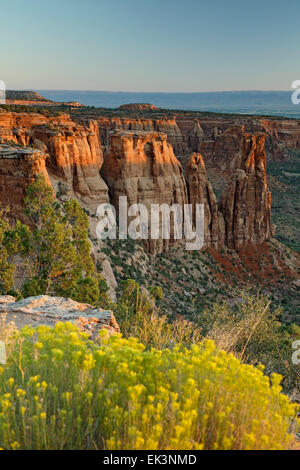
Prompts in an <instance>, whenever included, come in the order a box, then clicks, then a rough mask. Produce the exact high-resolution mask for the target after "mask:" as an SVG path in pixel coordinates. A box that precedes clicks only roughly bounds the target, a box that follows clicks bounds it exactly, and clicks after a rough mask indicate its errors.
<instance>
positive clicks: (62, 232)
mask: <svg viewBox="0 0 300 470" xmlns="http://www.w3.org/2000/svg"><path fill="white" fill-rule="evenodd" d="M24 202H25V208H26V209H25V212H26V214H27V216H28V217H29V219H30V222H31V224H32V230H30V231H29V232H28V237H27V239H26V240H24V239H23V247H24V248H26V251H27V253H26V255H27V256H26V259H27V266H26V280H25V282H24V285H23V288H22V295H24V296H26V297H27V296H30V295H41V294H51V295H61V296H66V297H71V298H72V299H74V300H77V301H79V302H89V303H92V304H95V303H97V301H98V300H99V297H100V291H99V282H100V281H101V277H100V276H99V275H98V273H97V271H96V267H95V264H94V262H93V260H92V257H91V246H90V242H89V239H88V227H89V221H88V216H87V215H86V214H85V213H84V211H83V210H82V209H81V207H80V205H79V203H78V202H77V201H75V200H71V201H68V202H66V203H65V204H64V205H61V204H59V203H58V202H57V201H55V199H54V195H53V190H52V188H51V187H49V185H48V184H47V183H46V181H45V179H44V176H43V175H37V177H36V180H35V181H34V182H33V183H32V184H31V185H29V187H28V189H27V194H26V197H25V200H24ZM23 238H24V237H23Z"/></svg>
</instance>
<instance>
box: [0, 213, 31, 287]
mask: <svg viewBox="0 0 300 470" xmlns="http://www.w3.org/2000/svg"><path fill="white" fill-rule="evenodd" d="M27 236H28V229H27V227H25V226H24V225H22V224H21V223H20V222H17V224H16V225H15V226H14V227H13V226H12V225H11V223H10V221H9V219H8V213H7V212H5V211H4V210H2V209H0V293H1V294H2V295H3V294H9V293H14V277H13V276H14V272H15V265H14V264H13V263H12V261H11V258H12V256H13V255H14V254H15V253H17V252H18V251H22V248H21V247H22V245H23V243H24V245H25V244H26V240H27Z"/></svg>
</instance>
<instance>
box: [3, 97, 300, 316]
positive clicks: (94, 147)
mask: <svg viewBox="0 0 300 470" xmlns="http://www.w3.org/2000/svg"><path fill="white" fill-rule="evenodd" d="M39 106H40V105H39ZM39 106H36V107H35V110H36V112H32V110H31V108H30V107H28V111H27V112H26V111H24V107H23V106H22V110H21V109H20V110H19V109H18V106H17V105H15V106H13V107H12V110H11V109H7V107H5V108H0V201H1V203H2V205H4V206H5V207H6V206H7V205H10V206H11V214H12V215H14V216H15V217H16V218H20V219H21V220H24V213H23V210H24V208H23V205H22V200H23V197H24V195H25V192H26V188H27V186H28V184H30V182H32V181H33V179H34V177H35V175H36V174H37V173H43V174H44V175H45V178H46V180H47V181H48V183H49V184H51V185H52V187H53V189H54V192H55V195H56V197H57V199H58V200H61V201H65V200H68V199H70V198H72V197H75V198H77V199H78V200H79V201H80V203H81V205H82V207H83V208H84V209H85V210H86V211H87V213H88V214H89V216H90V234H91V235H90V237H91V247H92V252H93V256H94V259H95V262H96V263H98V264H99V269H101V271H102V273H103V275H104V278H105V279H106V281H107V282H108V285H109V287H110V294H111V297H112V298H115V296H116V289H117V288H118V283H117V281H120V280H122V279H123V278H126V277H132V276H133V273H134V272H139V271H135V270H136V269H137V270H138V269H140V272H141V273H142V274H141V276H143V275H145V276H146V277H147V276H148V278H149V276H152V277H153V276H154V277H155V276H156V275H157V278H160V273H159V271H157V274H155V273H156V271H155V269H156V268H155V265H156V264H157V263H158V261H155V259H156V258H157V260H159V257H160V256H161V255H162V254H164V253H165V254H166V256H168V257H169V259H171V258H172V257H173V256H175V254H176V256H177V258H176V260H175V259H174V265H176V264H177V263H179V262H181V261H180V260H182V256H186V255H184V246H181V245H182V244H181V242H180V241H178V240H175V238H174V236H173V235H174V234H173V232H172V230H171V237H170V240H164V239H162V238H161V237H159V238H158V239H155V240H143V243H142V245H141V244H140V243H135V247H134V248H132V251H131V252H130V253H129V252H128V257H127V258H126V256H127V255H126V256H125V255H124V256H125V257H123V254H124V253H125V254H126V253H127V251H126V250H127V248H126V247H125V246H124V248H119V247H118V246H117V243H116V244H115V245H108V244H107V243H106V242H102V241H99V240H97V238H96V225H97V218H96V208H97V206H98V205H99V204H101V203H107V202H110V203H112V204H113V205H114V206H115V208H116V209H118V201H119V196H127V198H128V205H132V204H139V203H140V204H143V205H145V206H146V207H147V208H149V207H150V205H151V204H158V205H161V204H167V205H170V206H171V205H173V204H179V206H181V207H183V205H184V204H186V203H190V204H192V205H193V207H194V208H195V205H196V204H204V213H205V219H204V220H205V226H204V234H205V239H204V242H205V243H204V252H205V253H206V254H207V255H209V256H210V257H212V259H213V260H214V263H216V271H215V276H216V281H212V283H211V281H208V284H209V285H211V286H214V287H213V288H214V289H215V288H216V286H217V285H218V283H219V284H220V285H223V284H222V283H224V282H225V283H226V282H228V281H229V278H231V274H230V275H229V271H230V270H231V269H233V272H234V273H235V275H239V276H241V280H240V282H241V283H243V282H244V281H243V279H244V278H243V277H244V276H246V277H247V276H248V274H246V272H245V269H244V267H243V264H242V263H243V262H245V261H242V259H244V260H246V264H247V270H248V271H247V272H248V273H249V276H250V277H249V280H250V279H251V276H254V275H256V274H255V269H254V271H253V274H251V273H252V269H253V267H252V265H250V264H249V263H248V261H249V260H250V259H251V258H252V255H251V254H250V253H254V254H253V256H254V257H257V261H255V262H257V263H258V265H257V266H260V263H261V260H262V259H263V258H264V257H266V259H268V260H269V261H268V263H269V264H268V266H269V267H268V269H270V270H271V271H272V272H277V270H278V273H281V275H283V273H285V274H284V275H285V276H288V279H295V278H296V279H297V276H298V274H297V269H298V268H297V266H299V257H298V255H297V253H292V254H290V255H288V254H287V252H286V251H285V248H282V247H281V245H280V244H278V242H275V241H274V240H275V239H274V234H275V233H276V232H275V226H274V224H273V223H272V222H271V190H270V184H271V187H272V191H273V188H276V185H275V186H274V180H273V178H271V179H270V178H269V177H268V165H271V164H272V165H273V164H274V165H276V164H277V163H278V162H282V165H284V164H285V162H286V161H289V160H288V159H289V156H290V155H294V154H296V153H297V152H298V151H299V149H300V122H299V121H297V120H288V119H275V118H262V117H248V116H231V115H216V114H214V115H213V114H212V113H190V112H186V113H178V112H172V111H169V110H168V111H167V110H161V109H156V108H155V107H151V106H150V107H149V106H144V105H136V106H132V105H129V106H122V107H121V108H120V109H119V110H110V111H109V112H107V113H104V112H103V111H102V110H101V109H99V110H98V109H90V108H87V107H76V106H74V107H73V106H69V108H68V109H66V106H63V108H62V111H61V112H57V111H55V112H54V111H41V110H40V107H39ZM29 108H30V109H29ZM55 108H56V109H59V105H57V106H55ZM276 184H277V183H276ZM277 185H278V184H277ZM160 227H161V226H160ZM122 246H123V245H122ZM174 249H175V251H174ZM224 250H225V254H224V255H222V253H223V252H224ZM206 254H204V258H205V257H206ZM149 255H150V256H149ZM153 255H155V256H154V257H153ZM181 255H182V256H181ZM120 256H121V258H122V260H121V261H122V262H121V261H120ZM125 258H126V259H125ZM188 259H189V261H188V263H189V264H187V265H186V264H185V263H184V264H183V267H182V270H183V272H186V271H187V270H188V269H190V266H192V264H193V263H194V261H193V260H192V257H191V256H190V255H189V257H188ZM255 259H256V258H255ZM291 260H292V261H291ZM205 262H206V261H205ZM116 263H117V264H116ZM120 263H121V264H120ZM124 263H125V264H124ZM235 264H236V265H237V266H240V267H239V269H237V270H236V269H235V268H233V267H232V266H234V265H235ZM248 264H249V266H248ZM170 266H171V265H170ZM218 266H219V268H218ZM261 266H262V267H263V263H262V265H261ZM231 267H232V268H231ZM160 269H161V267H160ZM203 269H204V265H203ZM219 269H220V273H219V271H218V270H219ZM264 269H265V268H262V269H261V270H260V268H259V269H258V268H256V271H257V270H258V271H257V272H258V273H259V274H258V275H259V276H264V279H265V280H266V279H269V276H268V274H267V273H266V272H265V270H264ZM151 270H152V271H153V272H152V271H151ZM227 270H229V271H227ZM151 272H152V274H151ZM204 272H205V271H204ZM226 272H227V274H228V275H227V279H226ZM126 273H127V274H126ZM184 276H186V278H187V279H188V276H187V275H184ZM273 277H274V276H273ZM242 278H243V279H242ZM270 279H271V278H270ZM274 279H276V282H279V281H277V277H276V276H275V277H274ZM278 279H279V278H278ZM200 280H201V276H200V278H199V280H198V281H197V282H200ZM145 282H146V281H145ZM162 282H165V281H162ZM193 282H194V281H192V284H190V286H191V287H190V288H191V290H192V294H191V295H192V296H193V295H194V294H193V290H195V291H197V289H198V287H197V286H196V285H194V284H193ZM201 282H202V281H201ZM205 282H207V281H205ZM268 282H270V281H268ZM289 282H290V281H289ZM260 283H262V285H263V284H264V280H263V279H260ZM288 285H289V286H291V289H292V292H293V289H294V287H293V286H294V284H289V283H288ZM193 286H194V287H193ZM172 289H173V291H174V292H175V293H176V292H178V296H179V298H180V296H181V298H182V295H183V296H185V293H184V292H187V289H189V288H188V287H187V286H185V287H184V288H183V284H182V287H181V286H180V281H178V282H177V283H175V284H174V285H172ZM182 289H183V290H182ZM202 289H203V288H202V287H201V289H200V290H202ZM187 299H188V297H187ZM179 304H180V300H179ZM184 305H186V304H180V305H179V307H180V309H181V310H182V308H183V306H184ZM179 307H178V305H177V310H178V311H179ZM184 308H187V309H188V308H189V307H184ZM174 311H176V305H175V306H174Z"/></svg>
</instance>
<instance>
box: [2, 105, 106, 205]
mask: <svg viewBox="0 0 300 470" xmlns="http://www.w3.org/2000/svg"><path fill="white" fill-rule="evenodd" d="M0 142H2V143H3V142H15V143H17V144H20V145H24V146H28V145H29V146H31V147H35V148H37V149H39V150H40V151H41V152H43V153H48V154H49V156H50V158H49V159H48V162H47V170H48V173H49V176H50V178H51V180H52V182H53V186H55V185H56V184H57V183H60V191H61V192H64V193H65V194H66V195H67V196H72V195H76V196H77V197H78V198H79V199H82V200H83V201H84V202H85V203H87V204H88V203H93V202H94V203H95V204H100V203H102V202H107V201H108V196H107V187H106V184H105V183H104V181H103V180H102V178H101V177H100V175H99V170H100V168H101V165H102V162H103V155H102V148H101V143H100V138H99V130H98V125H97V123H96V122H95V121H88V122H87V123H86V124H85V125H80V124H78V123H75V122H73V121H72V120H71V118H70V116H69V115H67V114H60V115H58V116H54V117H46V116H44V115H41V114H29V113H9V112H0Z"/></svg>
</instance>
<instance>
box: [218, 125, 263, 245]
mask: <svg viewBox="0 0 300 470" xmlns="http://www.w3.org/2000/svg"><path fill="white" fill-rule="evenodd" d="M265 138H266V136H265V134H255V135H253V134H244V136H243V152H242V157H241V160H240V162H239V165H238V167H237V168H236V170H235V172H234V174H233V176H232V180H231V182H230V184H229V187H228V188H227V189H226V191H225V192H224V193H223V195H222V197H221V204H220V209H221V211H222V213H223V216H224V220H225V243H226V245H227V246H228V247H230V248H241V247H242V246H245V245H247V244H249V243H250V244H260V243H262V242H263V241H264V240H266V239H267V238H269V237H270V236H271V235H272V229H271V193H270V192H269V191H268V188H267V175H266V152H265Z"/></svg>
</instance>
